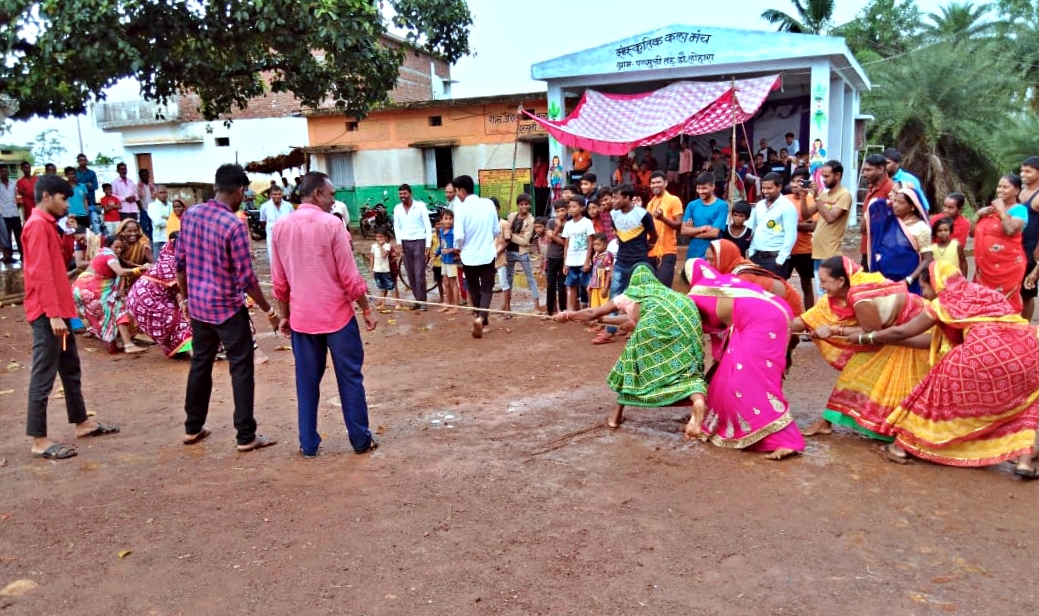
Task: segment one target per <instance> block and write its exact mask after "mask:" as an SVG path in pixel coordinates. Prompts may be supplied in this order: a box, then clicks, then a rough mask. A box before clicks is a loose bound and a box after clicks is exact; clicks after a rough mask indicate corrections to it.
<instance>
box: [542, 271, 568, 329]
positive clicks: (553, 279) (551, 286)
mask: <svg viewBox="0 0 1039 616" xmlns="http://www.w3.org/2000/svg"><path fill="white" fill-rule="evenodd" d="M545 284H546V286H548V304H546V305H547V306H548V314H550V315H551V314H555V313H556V312H564V311H565V310H566V276H564V275H563V257H547V259H546V261H545Z"/></svg>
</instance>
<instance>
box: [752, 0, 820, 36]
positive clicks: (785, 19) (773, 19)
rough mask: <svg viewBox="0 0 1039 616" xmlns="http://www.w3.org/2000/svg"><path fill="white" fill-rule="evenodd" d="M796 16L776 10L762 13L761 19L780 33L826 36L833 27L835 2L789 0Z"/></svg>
mask: <svg viewBox="0 0 1039 616" xmlns="http://www.w3.org/2000/svg"><path fill="white" fill-rule="evenodd" d="M790 3H791V4H793V5H794V10H795V12H796V13H797V14H796V15H791V14H789V13H784V12H783V11H780V10H777V9H767V10H765V11H762V13H761V18H762V19H764V20H765V21H767V22H768V23H770V24H772V25H774V26H776V29H777V30H779V31H780V32H795V33H799V34H826V31H827V30H829V29H830V26H832V25H833V9H834V4H835V0H790Z"/></svg>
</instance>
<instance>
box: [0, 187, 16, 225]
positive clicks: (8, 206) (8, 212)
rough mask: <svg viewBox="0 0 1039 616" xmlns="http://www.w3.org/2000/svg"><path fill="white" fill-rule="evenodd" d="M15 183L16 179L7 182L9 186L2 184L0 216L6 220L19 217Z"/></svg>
mask: <svg viewBox="0 0 1039 616" xmlns="http://www.w3.org/2000/svg"><path fill="white" fill-rule="evenodd" d="M15 184H17V182H15V180H14V178H10V179H8V180H7V185H6V186H4V184H3V182H0V216H3V217H4V218H17V217H18V202H17V201H16V200H15Z"/></svg>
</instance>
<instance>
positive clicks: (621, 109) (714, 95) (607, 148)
mask: <svg viewBox="0 0 1039 616" xmlns="http://www.w3.org/2000/svg"><path fill="white" fill-rule="evenodd" d="M781 83H782V78H781V76H779V75H771V76H768V77H756V78H753V79H739V80H736V82H735V89H734V88H733V85H734V84H733V82H732V81H716V82H697V81H677V82H675V83H672V84H671V85H669V86H666V87H663V88H661V89H659V90H654V91H652V92H643V93H640V94H606V93H603V92H597V91H595V90H588V91H586V92H585V93H584V96H582V97H581V102H579V103H578V104H577V108H576V109H574V111H573V112H572V113H571V114H570V115H569V116H567V117H566V118H564V119H562V120H558V121H554V120H545V119H542V118H539V117H537V116H534V115H530V114H529V113H528V114H527V115H528V116H529V117H530V119H531V120H534V121H535V122H537V123H538V124H540V125H542V126H543V127H545V130H547V131H548V132H549V134H550V135H552V136H553V137H555V138H556V139H557V140H558V141H559V142H560V143H562V144H563V145H567V146H570V147H572V148H584V149H585V150H588V151H590V152H596V153H599V154H607V155H611V156H619V155H624V154H627V153H628V152H629V151H631V150H633V149H634V148H636V147H639V146H647V145H654V144H657V143H663V142H665V141H667V140H669V139H672V138H673V137H676V136H678V135H706V134H709V133H715V132H718V131H721V130H726V129H730V128H732V125H733V122H734V121H735V122H737V123H738V122H746V121H747V120H749V119H750V118H751V117H753V116H754V114H755V113H757V111H758V109H759V108H760V107H761V105H762V103H764V102H765V99H766V98H768V95H769V92H771V91H772V90H775V89H777V88H778V87H779V86H780V84H781ZM524 113H526V112H524Z"/></svg>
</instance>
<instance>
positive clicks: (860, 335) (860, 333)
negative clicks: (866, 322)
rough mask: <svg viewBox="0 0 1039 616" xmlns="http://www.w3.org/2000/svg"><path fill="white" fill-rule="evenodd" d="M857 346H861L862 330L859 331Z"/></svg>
mask: <svg viewBox="0 0 1039 616" xmlns="http://www.w3.org/2000/svg"><path fill="white" fill-rule="evenodd" d="M859 346H862V332H859Z"/></svg>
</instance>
